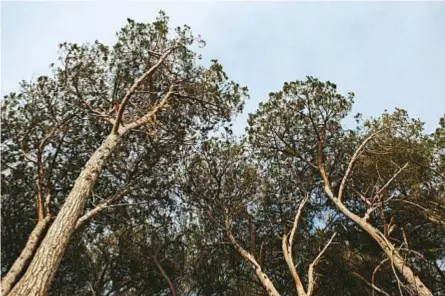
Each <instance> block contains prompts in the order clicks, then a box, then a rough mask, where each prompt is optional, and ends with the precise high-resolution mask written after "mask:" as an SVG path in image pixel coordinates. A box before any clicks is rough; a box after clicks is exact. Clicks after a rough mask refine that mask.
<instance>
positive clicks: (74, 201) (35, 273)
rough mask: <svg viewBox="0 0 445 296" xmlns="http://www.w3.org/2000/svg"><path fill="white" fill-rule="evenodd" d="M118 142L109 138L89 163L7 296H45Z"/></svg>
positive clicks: (115, 135)
mask: <svg viewBox="0 0 445 296" xmlns="http://www.w3.org/2000/svg"><path fill="white" fill-rule="evenodd" d="M120 139H121V135H119V134H110V135H109V136H108V137H107V138H106V139H105V141H104V142H103V143H102V145H101V146H100V147H99V148H98V149H97V150H96V151H95V152H94V153H93V155H92V156H91V158H90V159H89V160H88V162H87V163H86V165H85V167H84V169H83V170H82V172H81V173H80V175H79V177H78V178H77V180H76V182H75V184H74V186H73V188H72V190H71V192H70V193H69V195H68V197H67V199H66V201H65V203H64V205H63V206H62V208H61V209H60V212H59V214H58V215H57V217H56V219H55V220H54V223H53V224H52V225H51V227H50V228H49V229H48V232H47V234H46V235H45V238H44V239H43V241H42V243H41V244H40V247H39V248H38V250H37V252H36V254H35V255H34V258H33V260H32V261H31V264H30V265H29V267H28V269H27V271H26V273H25V274H24V275H23V277H22V278H21V279H20V280H19V282H18V283H17V284H16V285H15V286H14V288H13V289H12V291H11V293H10V294H9V295H10V296H23V295H27V296H37V295H47V293H48V290H49V287H50V284H51V281H52V280H53V278H54V275H55V274H56V272H57V269H58V267H59V264H60V261H61V259H62V257H63V254H64V252H65V249H66V247H67V245H68V242H69V239H70V237H71V235H72V233H73V232H74V230H75V226H76V223H77V220H78V218H79V216H80V215H81V214H82V212H83V211H84V208H85V204H86V201H87V200H88V197H89V195H90V192H91V190H92V189H93V187H94V185H95V183H96V181H97V179H98V177H99V175H100V172H101V171H102V169H103V166H104V164H105V162H106V160H107V159H108V158H109V157H110V155H111V154H112V152H113V151H114V149H115V148H116V146H117V145H118V143H119V141H120Z"/></svg>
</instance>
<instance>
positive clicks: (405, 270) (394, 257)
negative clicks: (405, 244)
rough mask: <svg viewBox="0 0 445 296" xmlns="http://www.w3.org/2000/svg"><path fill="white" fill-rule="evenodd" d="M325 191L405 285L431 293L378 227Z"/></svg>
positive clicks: (421, 293) (426, 295) (429, 295)
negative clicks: (355, 224)
mask: <svg viewBox="0 0 445 296" xmlns="http://www.w3.org/2000/svg"><path fill="white" fill-rule="evenodd" d="M325 191H326V193H327V194H328V196H329V197H330V198H331V200H332V201H333V202H334V203H335V205H336V206H337V208H338V209H339V210H340V211H341V212H342V213H343V214H345V215H346V216H347V217H348V218H349V219H351V220H352V221H354V222H355V223H357V224H358V225H359V226H360V227H361V228H362V229H363V230H365V231H366V232H367V233H368V234H369V235H370V236H371V237H372V238H373V239H374V240H375V241H376V242H377V243H378V244H379V246H380V247H381V248H382V250H383V251H384V252H385V254H386V256H387V257H388V259H389V260H390V262H392V264H393V265H394V267H395V269H396V270H397V271H398V272H399V273H400V274H401V275H402V276H403V278H404V279H405V281H406V283H407V285H408V286H409V288H410V289H411V290H412V291H414V292H416V293H417V295H419V296H432V295H433V293H432V292H431V291H430V290H429V289H428V287H427V286H425V284H424V283H423V282H422V281H421V280H420V278H419V277H418V276H416V275H415V274H414V272H413V270H412V269H411V268H410V267H409V266H408V265H407V264H406V262H405V260H404V259H403V257H402V256H401V255H400V253H399V252H398V251H397V249H396V248H395V247H394V245H393V244H392V243H391V242H390V241H389V240H388V239H386V237H385V236H384V235H383V234H382V233H381V232H380V231H379V230H378V229H376V228H375V227H374V226H372V225H371V224H369V223H368V222H367V221H366V220H365V219H363V218H361V217H360V216H358V215H356V214H354V213H353V212H351V211H350V210H349V209H348V208H347V207H346V206H345V205H344V204H343V203H342V202H341V201H340V200H339V199H338V198H335V197H334V195H333V193H332V191H331V190H330V188H325Z"/></svg>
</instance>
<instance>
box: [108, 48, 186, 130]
mask: <svg viewBox="0 0 445 296" xmlns="http://www.w3.org/2000/svg"><path fill="white" fill-rule="evenodd" d="M181 46H182V45H177V46H173V47H171V48H169V49H167V50H166V51H165V52H164V53H163V54H162V56H161V57H160V58H159V60H158V61H157V62H156V64H154V65H153V66H152V67H151V68H150V69H148V71H147V72H145V73H144V74H142V76H141V77H139V78H138V79H136V81H135V82H134V83H133V85H132V86H131V87H130V89H129V90H128V91H127V92H126V94H125V96H124V98H123V99H122V102H121V103H120V105H119V109H118V110H117V115H116V121H115V122H114V125H113V130H112V133H113V134H117V132H118V130H119V125H120V124H121V121H122V115H123V114H124V110H125V106H126V105H127V103H128V100H130V98H131V96H132V95H133V94H134V92H135V91H136V89H137V88H138V87H139V85H140V84H141V83H142V82H143V81H144V80H145V79H147V78H149V77H150V76H151V75H152V74H153V73H154V71H156V69H158V68H159V66H160V65H161V64H162V63H163V62H164V60H165V59H166V58H167V57H168V56H169V55H170V53H171V52H172V51H173V50H174V49H176V48H179V47H181Z"/></svg>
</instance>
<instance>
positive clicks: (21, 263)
mask: <svg viewBox="0 0 445 296" xmlns="http://www.w3.org/2000/svg"><path fill="white" fill-rule="evenodd" d="M50 220H51V216H49V215H47V216H46V217H45V218H44V219H42V220H40V221H39V222H38V223H37V224H36V226H35V227H34V229H33V230H32V232H31V234H30V235H29V238H28V241H27V242H26V245H25V247H24V248H23V250H22V252H21V253H20V256H19V257H18V258H17V259H16V260H15V261H14V263H13V264H12V266H11V268H10V269H9V271H8V273H7V274H6V275H5V276H4V277H3V278H2V283H1V286H2V288H1V291H2V292H1V295H3V296H6V295H8V294H9V292H10V291H11V288H12V286H13V285H14V283H15V281H16V280H17V277H18V275H19V274H20V273H21V272H22V271H23V268H24V267H25V265H26V263H27V262H28V261H29V260H30V259H31V257H32V255H34V252H35V250H36V248H37V246H38V243H39V241H40V239H41V237H42V233H43V232H44V231H45V229H46V228H47V227H48V224H49V221H50Z"/></svg>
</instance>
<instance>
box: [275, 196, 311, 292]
mask: <svg viewBox="0 0 445 296" xmlns="http://www.w3.org/2000/svg"><path fill="white" fill-rule="evenodd" d="M308 199H309V194H306V197H305V198H303V200H302V201H301V202H300V205H299V207H298V211H297V214H296V215H295V220H294V223H293V226H292V230H291V232H290V234H289V242H288V241H287V239H288V237H287V235H286V234H285V235H283V240H282V249H283V255H284V259H285V260H286V263H287V266H288V267H289V270H290V272H291V274H292V277H293V279H294V281H295V288H296V289H297V293H298V295H299V296H306V295H307V294H306V291H305V289H304V287H303V284H302V283H301V279H300V277H299V275H298V273H297V270H296V268H295V264H294V260H293V258H292V246H293V241H294V236H295V232H296V230H297V228H298V221H299V219H300V216H301V213H302V211H303V207H304V205H305V204H306V202H307V201H308Z"/></svg>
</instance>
